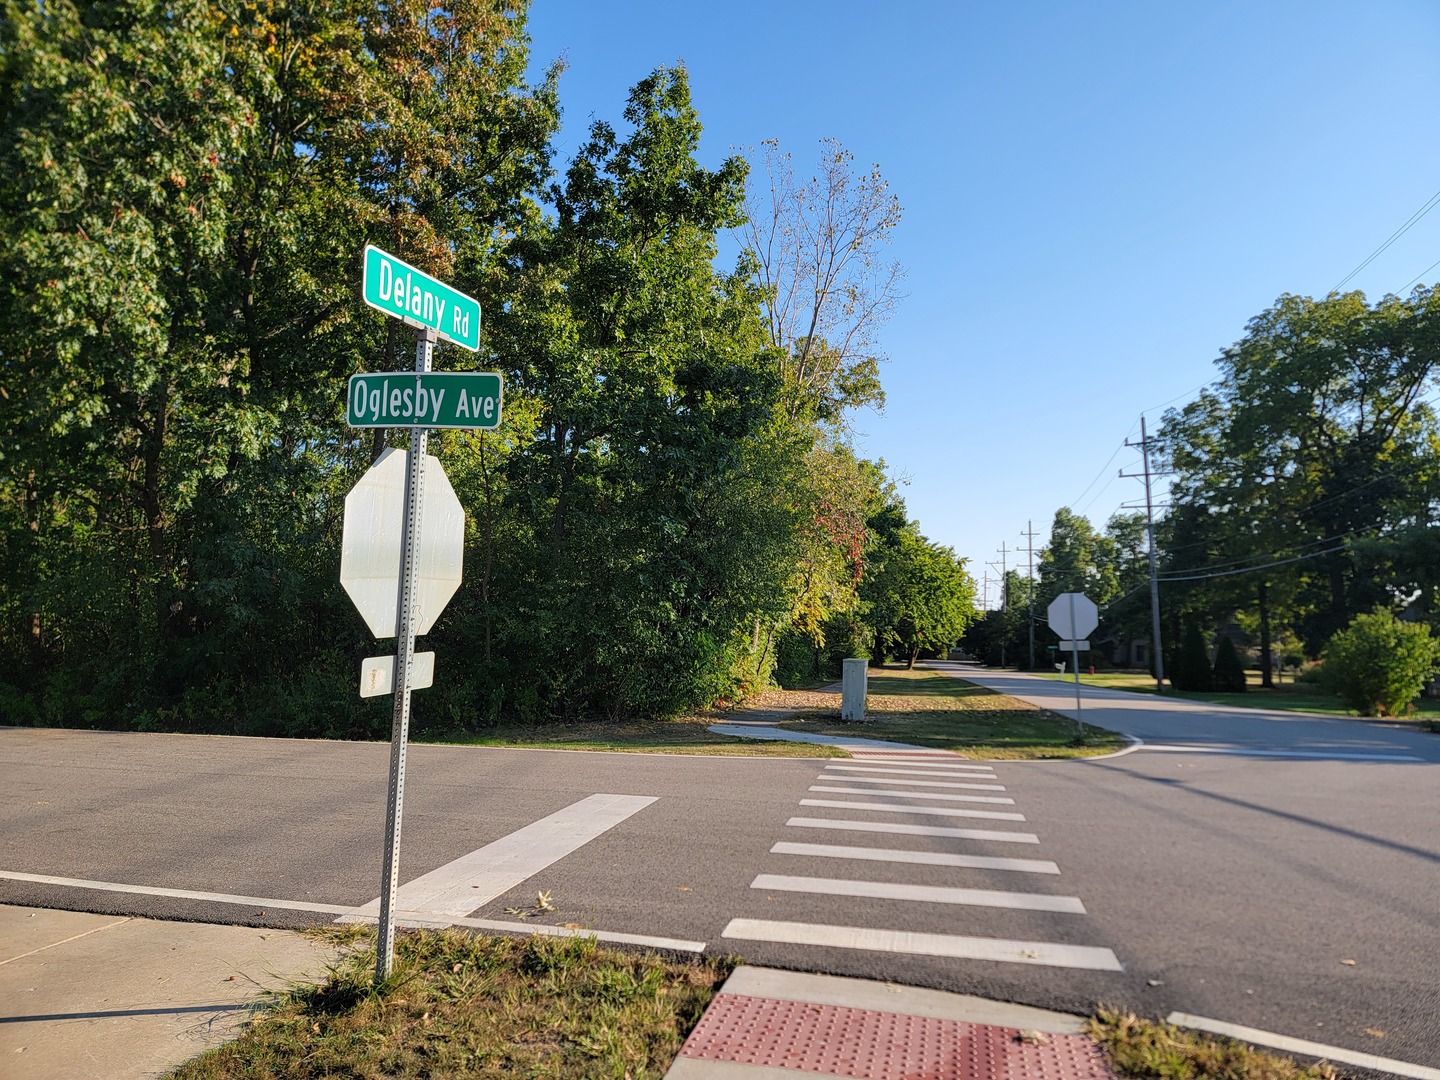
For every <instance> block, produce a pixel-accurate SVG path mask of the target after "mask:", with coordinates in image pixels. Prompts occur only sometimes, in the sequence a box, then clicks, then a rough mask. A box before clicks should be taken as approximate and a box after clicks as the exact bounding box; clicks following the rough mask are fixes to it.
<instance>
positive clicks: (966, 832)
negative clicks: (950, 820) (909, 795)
mask: <svg viewBox="0 0 1440 1080" xmlns="http://www.w3.org/2000/svg"><path fill="white" fill-rule="evenodd" d="M785 824H786V825H789V826H791V827H792V828H796V829H837V830H840V831H842V832H868V833H888V834H890V835H892V836H948V837H952V838H954V839H956V840H994V841H996V842H998V843H1002V844H1038V843H1040V838H1039V837H1038V836H1036V835H1035V834H1034V833H1028V832H1002V831H1001V830H998V829H952V828H947V827H945V826H943V825H903V824H901V823H900V822H898V821H846V820H844V819H843V818H812V817H792V818H791V819H790V820H789V821H787V822H785Z"/></svg>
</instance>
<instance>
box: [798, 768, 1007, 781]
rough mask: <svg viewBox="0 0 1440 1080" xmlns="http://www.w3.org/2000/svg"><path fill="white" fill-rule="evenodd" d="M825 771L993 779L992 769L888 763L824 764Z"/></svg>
mask: <svg viewBox="0 0 1440 1080" xmlns="http://www.w3.org/2000/svg"><path fill="white" fill-rule="evenodd" d="M825 769H826V771H827V772H845V773H857V772H863V773H884V774H885V775H886V776H958V777H966V778H970V779H975V780H979V779H985V780H994V779H995V770H994V769H947V770H945V771H944V772H937V771H934V770H930V769H900V768H895V767H894V766H890V765H826V766H825Z"/></svg>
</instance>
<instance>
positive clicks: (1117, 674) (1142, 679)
mask: <svg viewBox="0 0 1440 1080" xmlns="http://www.w3.org/2000/svg"><path fill="white" fill-rule="evenodd" d="M1031 674H1032V675H1036V676H1038V677H1039V678H1042V679H1058V680H1061V681H1063V682H1071V681H1073V680H1074V678H1075V676H1074V675H1060V674H1058V673H1055V672H1048V671H1035V672H1031ZM1245 677H1246V689H1245V693H1243V694H1201V693H1193V692H1191V691H1188V690H1175V689H1172V688H1171V687H1169V686H1167V687H1166V688H1165V696H1166V697H1173V698H1179V699H1181V700H1183V701H1203V702H1205V703H1207V704H1209V705H1238V706H1240V707H1242V708H1249V709H1281V710H1284V711H1286V712H1306V713H1316V714H1318V715H1321V716H1355V715H1357V714H1356V712H1355V710H1353V709H1347V708H1346V707H1345V706H1344V705H1343V704H1341V702H1340V699H1339V698H1336V697H1333V696H1332V695H1330V694H1327V693H1326V692H1325V691H1324V690H1322V689H1320V687H1318V686H1315V685H1313V684H1307V683H1282V684H1281V685H1279V686H1274V687H1271V688H1269V689H1267V688H1266V687H1264V686H1261V685H1260V673H1259V672H1257V671H1249V672H1246V673H1245ZM1080 681H1081V682H1082V683H1084V684H1085V685H1086V686H1101V687H1105V688H1107V689H1110V690H1129V691H1132V692H1134V693H1137V694H1153V693H1155V679H1154V678H1153V677H1152V676H1150V675H1144V674H1137V673H1135V672H1128V671H1104V672H1098V673H1097V674H1094V675H1087V674H1085V673H1084V672H1082V673H1081V675H1080ZM1413 708H1414V712H1413V713H1412V714H1411V715H1410V717H1408V719H1409V720H1411V721H1414V722H1416V723H1420V724H1425V723H1428V722H1429V721H1432V720H1440V700H1437V699H1435V698H1416V699H1415V702H1414V705H1413ZM1391 719H1394V718H1391ZM1406 719H1407V718H1406V717H1400V718H1399V720H1398V722H1401V723H1403V722H1405V720H1406Z"/></svg>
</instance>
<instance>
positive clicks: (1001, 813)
mask: <svg viewBox="0 0 1440 1080" xmlns="http://www.w3.org/2000/svg"><path fill="white" fill-rule="evenodd" d="M800 805H801V806H829V807H831V808H833V809H835V810H873V811H875V812H876V813H878V814H930V815H932V816H936V817H968V818H985V819H987V820H989V821H1024V820H1025V815H1024V814H1012V813H1010V812H1009V811H1006V810H963V809H961V808H960V807H958V806H901V805H896V804H894V803H868V802H844V801H842V800H840V799H801V800H800Z"/></svg>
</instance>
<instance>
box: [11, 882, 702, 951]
mask: <svg viewBox="0 0 1440 1080" xmlns="http://www.w3.org/2000/svg"><path fill="white" fill-rule="evenodd" d="M0 878H4V879H7V880H10V881H30V882H34V883H35V884H37V885H63V886H65V887H67V888H72V889H95V890H98V891H100V892H119V893H134V894H137V895H140V896H167V897H171V898H173V899H176V900H204V901H207V902H209V903H213V904H235V905H238V906H240V907H258V908H260V909H262V910H268V909H271V908H274V909H276V910H279V911H313V912H316V913H317V914H321V915H339V916H341V918H338V919H336V920H335V921H336V922H374V921H375V919H374V918H373V917H371V918H366V917H365V916H363V915H356V914H355V911H356V908H355V907H354V905H351V904H346V905H341V904H314V903H311V902H309V901H308V900H280V899H277V898H276V897H273V896H237V895H235V894H233V893H216V892H200V891H198V890H196V889H162V888H158V887H156V886H153V885H126V884H123V883H121V882H118V881H90V880H88V879H85V878H67V877H55V876H53V875H51V874H24V873H20V872H19V871H16V870H0ZM396 919H397V921H399V922H401V923H402V924H404V925H407V926H469V927H473V928H475V929H477V930H503V931H506V932H508V933H516V934H547V935H550V936H552V937H594V938H597V939H599V940H600V941H614V942H617V943H621V944H627V945H645V946H649V947H652V948H658V949H671V950H673V951H675V952H696V953H698V952H704V951H705V943H704V942H703V941H683V940H680V939H677V938H661V937H647V936H645V935H643V934H622V933H612V932H610V931H608V930H570V929H567V928H565V927H563V926H544V925H542V924H539V923H522V922H497V921H496V920H493V919H450V918H445V917H443V916H437V915H435V913H433V912H418V911H417V912H401V911H397V912H396ZM102 929H104V927H102Z"/></svg>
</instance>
